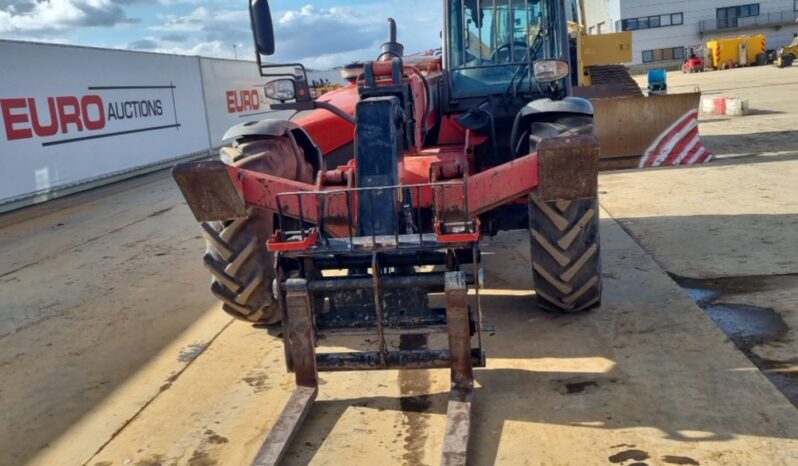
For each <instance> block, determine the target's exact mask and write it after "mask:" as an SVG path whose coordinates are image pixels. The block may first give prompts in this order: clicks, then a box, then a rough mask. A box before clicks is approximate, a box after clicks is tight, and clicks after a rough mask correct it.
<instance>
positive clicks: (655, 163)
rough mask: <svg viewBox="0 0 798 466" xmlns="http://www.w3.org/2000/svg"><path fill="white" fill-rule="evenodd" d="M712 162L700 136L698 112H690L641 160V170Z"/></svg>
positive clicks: (662, 136) (652, 145) (651, 147)
mask: <svg viewBox="0 0 798 466" xmlns="http://www.w3.org/2000/svg"><path fill="white" fill-rule="evenodd" d="M710 160H712V153H711V152H709V151H708V150H707V149H706V148H705V147H704V144H703V143H702V142H701V138H700V137H699V136H698V110H690V111H689V112H687V113H685V114H684V115H682V117H681V118H679V119H678V120H676V122H674V123H673V124H672V125H671V126H669V127H668V129H666V130H665V131H663V132H662V134H660V135H659V137H658V138H657V139H656V140H655V141H654V143H653V144H651V146H649V148H648V149H646V151H645V152H644V153H643V156H642V157H641V158H640V168H643V167H659V166H670V165H693V164H696V163H704V162H709V161H710Z"/></svg>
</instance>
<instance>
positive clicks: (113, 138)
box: [0, 41, 329, 212]
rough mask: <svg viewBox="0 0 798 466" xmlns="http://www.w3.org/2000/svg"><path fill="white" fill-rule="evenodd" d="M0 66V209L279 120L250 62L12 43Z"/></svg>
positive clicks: (206, 148) (195, 151)
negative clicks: (239, 127)
mask: <svg viewBox="0 0 798 466" xmlns="http://www.w3.org/2000/svg"><path fill="white" fill-rule="evenodd" d="M0 62H2V63H7V64H9V66H7V67H5V68H4V70H3V72H2V74H0V119H2V126H0V132H2V133H1V134H0V212H2V211H5V210H10V209H13V208H17V207H20V206H22V205H27V204H31V203H34V202H38V201H41V200H45V199H49V198H52V197H55V196H58V195H63V194H67V193H70V192H74V191H77V190H80V189H86V188H89V187H92V186H96V185H98V184H101V183H106V182H110V181H113V180H116V179H119V178H122V177H126V176H133V175H136V174H140V173H143V172H146V171H148V170H154V169H158V168H161V167H165V166H168V165H170V164H172V163H174V162H175V161H177V160H180V159H185V158H189V157H196V156H203V155H207V154H208V153H209V152H210V151H212V150H213V149H214V148H217V147H218V146H220V144H221V137H222V135H223V134H224V132H225V131H226V130H227V129H228V128H229V127H231V126H233V125H235V124H238V123H242V122H244V121H248V120H258V119H263V118H273V117H279V116H280V114H270V113H271V112H270V111H269V106H268V102H267V101H266V99H265V96H264V95H263V85H264V84H265V82H266V80H265V78H262V77H261V76H260V74H259V73H258V70H257V66H256V65H255V64H254V63H252V62H244V61H236V60H220V59H208V58H200V57H186V56H177V55H165V54H154V53H142V52H130V51H122V50H107V49H95V48H86V47H73V46H63V45H51V44H35V43H27V42H12V41H0ZM11 64H13V65H11ZM324 77H325V78H328V79H329V74H324Z"/></svg>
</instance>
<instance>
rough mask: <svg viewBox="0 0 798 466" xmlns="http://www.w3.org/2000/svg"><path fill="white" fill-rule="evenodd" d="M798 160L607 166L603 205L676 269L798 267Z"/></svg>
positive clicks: (733, 271) (739, 271)
mask: <svg viewBox="0 0 798 466" xmlns="http://www.w3.org/2000/svg"><path fill="white" fill-rule="evenodd" d="M797 178H798V159H797V160H770V159H769V158H764V159H762V160H759V161H758V162H754V163H741V162H740V161H735V160H721V161H717V162H712V163H710V164H708V165H704V166H695V167H674V168H659V169H643V170H632V171H619V172H611V173H603V174H602V175H601V176H600V179H599V185H600V188H599V191H600V196H601V204H602V206H604V208H605V209H607V211H608V212H609V213H610V215H612V217H613V218H614V219H615V220H617V221H618V222H620V224H621V225H622V226H623V227H624V228H626V229H627V230H628V231H629V232H630V233H631V234H632V235H633V236H634V238H635V239H636V240H637V241H638V242H639V243H640V244H641V245H643V247H644V248H645V249H646V250H647V251H650V252H651V253H652V254H653V255H654V257H655V258H656V260H657V261H658V262H659V263H660V264H662V266H663V267H664V268H665V270H667V271H668V272H671V273H674V274H676V275H681V276H686V277H693V278H710V277H723V276H742V275H776V274H785V273H798V254H797V253H796V248H795V245H796V244H798V203H796V201H795V200H796V199H798V183H796V182H795V180H796V179H797Z"/></svg>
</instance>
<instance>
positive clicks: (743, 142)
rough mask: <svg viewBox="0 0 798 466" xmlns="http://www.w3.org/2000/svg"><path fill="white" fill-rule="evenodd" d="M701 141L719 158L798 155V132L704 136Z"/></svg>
mask: <svg viewBox="0 0 798 466" xmlns="http://www.w3.org/2000/svg"><path fill="white" fill-rule="evenodd" d="M743 118H744V117H743ZM701 141H702V142H703V143H704V146H706V148H707V149H708V150H709V151H710V152H712V153H713V154H715V155H718V156H724V155H740V154H745V155H753V154H759V153H763V152H796V153H798V130H792V131H763V132H760V133H745V134H722V135H703V134H702V135H701ZM763 158H765V157H763Z"/></svg>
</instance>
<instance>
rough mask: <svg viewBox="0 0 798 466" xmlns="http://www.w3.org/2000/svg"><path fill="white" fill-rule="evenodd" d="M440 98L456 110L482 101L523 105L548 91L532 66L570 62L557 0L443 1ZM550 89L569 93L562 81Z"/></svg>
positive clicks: (564, 81) (560, 9)
mask: <svg viewBox="0 0 798 466" xmlns="http://www.w3.org/2000/svg"><path fill="white" fill-rule="evenodd" d="M444 6H445V12H444V14H445V34H444V58H443V61H444V69H445V70H446V76H447V79H446V82H445V89H444V93H445V95H446V96H447V98H446V99H445V101H446V103H448V104H449V105H448V107H449V108H450V109H451V110H453V111H457V110H458V109H462V108H469V107H472V106H473V105H474V104H475V103H478V102H482V101H484V100H485V99H486V98H489V97H494V98H500V97H501V98H504V99H505V100H507V99H513V100H518V101H519V102H520V101H523V103H526V102H528V101H530V100H532V99H534V98H536V97H541V96H543V95H544V94H546V93H547V91H549V90H550V87H551V84H550V83H549V82H546V83H544V82H542V81H545V79H542V78H541V76H536V72H535V71H536V70H535V68H536V67H535V63H536V62H539V61H541V60H545V59H561V60H568V55H569V54H568V40H567V37H568V36H567V31H566V30H565V21H564V17H563V15H562V14H561V11H562V7H561V3H560V1H559V0H446V1H445V2H444ZM563 78H564V77H562V78H558V79H556V80H555V81H554V86H556V87H559V88H560V89H562V90H570V84H569V83H567V82H566V81H567V80H566V79H563Z"/></svg>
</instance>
